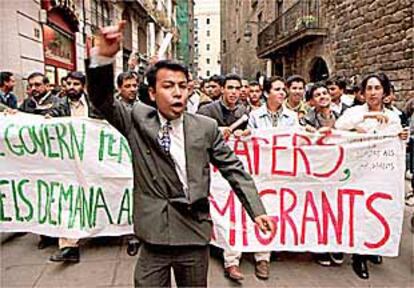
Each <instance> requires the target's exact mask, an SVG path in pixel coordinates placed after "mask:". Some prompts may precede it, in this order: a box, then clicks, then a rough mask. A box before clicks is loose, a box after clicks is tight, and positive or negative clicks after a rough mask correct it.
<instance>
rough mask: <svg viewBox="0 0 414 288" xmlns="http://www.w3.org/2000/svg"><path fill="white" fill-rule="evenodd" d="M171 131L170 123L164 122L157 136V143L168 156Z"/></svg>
mask: <svg viewBox="0 0 414 288" xmlns="http://www.w3.org/2000/svg"><path fill="white" fill-rule="evenodd" d="M171 129H172V127H171V123H170V121H167V122H165V124H164V125H162V127H161V129H160V133H159V135H158V143H159V144H160V146H161V148H162V149H163V150H164V152H165V153H166V154H167V155H170V148H171V138H170V130H171Z"/></svg>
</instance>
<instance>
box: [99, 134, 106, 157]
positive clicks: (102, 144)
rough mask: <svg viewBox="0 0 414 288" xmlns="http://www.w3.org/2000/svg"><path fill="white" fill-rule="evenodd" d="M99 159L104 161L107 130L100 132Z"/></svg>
mask: <svg viewBox="0 0 414 288" xmlns="http://www.w3.org/2000/svg"><path fill="white" fill-rule="evenodd" d="M98 151H99V152H98V160H99V161H102V160H103V156H104V152H105V130H101V133H99V150H98Z"/></svg>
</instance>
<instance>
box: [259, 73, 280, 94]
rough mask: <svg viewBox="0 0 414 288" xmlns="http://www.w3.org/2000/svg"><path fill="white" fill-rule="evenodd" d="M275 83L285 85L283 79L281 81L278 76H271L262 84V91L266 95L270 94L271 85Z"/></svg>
mask: <svg viewBox="0 0 414 288" xmlns="http://www.w3.org/2000/svg"><path fill="white" fill-rule="evenodd" d="M276 81H281V82H283V83H285V79H283V78H282V77H280V76H272V77H270V78H266V79H265V81H264V83H263V90H264V91H265V92H267V93H269V92H270V89H272V84H273V83H274V82H276Z"/></svg>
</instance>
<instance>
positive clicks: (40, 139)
mask: <svg viewBox="0 0 414 288" xmlns="http://www.w3.org/2000/svg"><path fill="white" fill-rule="evenodd" d="M43 127H44V125H43V124H41V125H40V127H39V133H36V126H32V127H30V130H29V135H30V139H31V140H32V142H33V145H35V146H36V148H37V149H40V151H42V154H43V155H44V156H46V143H45V142H46V141H45V134H44V133H43ZM38 134H39V135H38Z"/></svg>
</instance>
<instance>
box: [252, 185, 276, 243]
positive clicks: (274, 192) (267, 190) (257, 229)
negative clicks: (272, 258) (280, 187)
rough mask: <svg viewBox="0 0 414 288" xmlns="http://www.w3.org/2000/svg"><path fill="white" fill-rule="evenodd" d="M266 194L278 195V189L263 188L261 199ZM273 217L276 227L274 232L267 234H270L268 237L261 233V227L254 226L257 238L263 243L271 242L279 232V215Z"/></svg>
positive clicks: (260, 194) (260, 193)
mask: <svg viewBox="0 0 414 288" xmlns="http://www.w3.org/2000/svg"><path fill="white" fill-rule="evenodd" d="M266 195H277V192H276V190H273V189H265V190H262V191H260V192H259V196H260V199H263V197H264V196H266ZM271 218H272V220H273V225H274V227H275V229H274V230H273V232H272V233H270V234H269V233H268V234H266V236H268V237H267V238H263V237H262V235H261V233H260V229H259V227H258V226H257V225H255V226H254V233H255V235H256V239H257V240H258V241H259V242H260V243H261V244H263V245H268V244H269V243H270V242H272V241H273V239H274V238H275V236H276V233H277V222H278V220H279V217H277V216H271Z"/></svg>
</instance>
